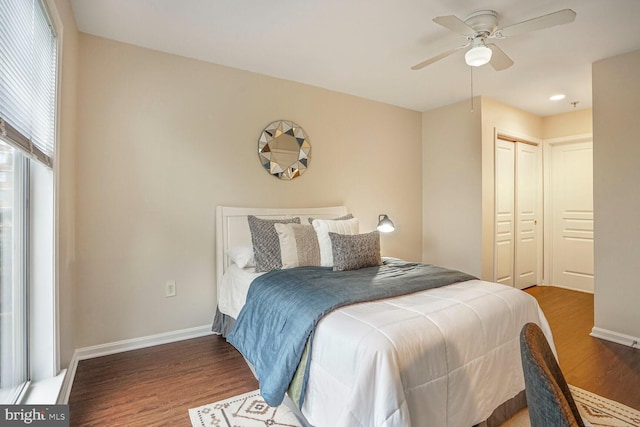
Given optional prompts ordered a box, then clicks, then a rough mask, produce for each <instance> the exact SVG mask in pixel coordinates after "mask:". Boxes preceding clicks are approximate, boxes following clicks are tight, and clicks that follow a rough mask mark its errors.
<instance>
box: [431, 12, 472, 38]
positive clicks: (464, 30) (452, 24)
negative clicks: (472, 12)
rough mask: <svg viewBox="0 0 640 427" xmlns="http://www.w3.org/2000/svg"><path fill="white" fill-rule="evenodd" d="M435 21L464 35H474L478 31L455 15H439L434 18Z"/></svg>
mask: <svg viewBox="0 0 640 427" xmlns="http://www.w3.org/2000/svg"><path fill="white" fill-rule="evenodd" d="M433 22H435V23H436V24H440V25H442V26H443V27H445V28H447V29H449V30H451V31H453V32H454V33H458V34H462V35H463V36H474V35H475V34H476V31H475V30H474V29H473V28H471V27H470V26H468V25H467V24H465V23H464V21H462V20H461V19H460V18H458V17H457V16H454V15H447V16H437V17H435V18H433Z"/></svg>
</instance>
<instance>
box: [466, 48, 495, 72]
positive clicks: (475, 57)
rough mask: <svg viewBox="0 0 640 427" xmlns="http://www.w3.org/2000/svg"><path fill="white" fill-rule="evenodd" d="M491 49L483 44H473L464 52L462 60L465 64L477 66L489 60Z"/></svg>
mask: <svg viewBox="0 0 640 427" xmlns="http://www.w3.org/2000/svg"><path fill="white" fill-rule="evenodd" d="M492 53H493V52H492V51H491V49H489V48H488V47H486V46H485V45H484V44H482V45H478V46H474V47H472V48H471V49H469V50H468V51H467V53H465V54H464V60H465V62H466V63H467V65H470V66H472V67H479V66H481V65H484V64H486V63H488V62H489V61H491V54H492Z"/></svg>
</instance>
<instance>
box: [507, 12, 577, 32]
mask: <svg viewBox="0 0 640 427" xmlns="http://www.w3.org/2000/svg"><path fill="white" fill-rule="evenodd" d="M575 18H576V13H575V12H574V11H573V10H571V9H563V10H559V11H557V12H553V13H550V14H548V15H542V16H538V17H537V18H533V19H529V20H528V21H522V22H519V23H517V24H513V25H509V26H508V27H505V28H502V29H499V30H497V31H496V33H495V34H494V36H495V37H497V38H504V37H513V36H516V35H518V34H522V33H527V32H529V31H537V30H542V29H543V28H549V27H553V26H556V25H562V24H568V23H569V22H573V20H574V19H575Z"/></svg>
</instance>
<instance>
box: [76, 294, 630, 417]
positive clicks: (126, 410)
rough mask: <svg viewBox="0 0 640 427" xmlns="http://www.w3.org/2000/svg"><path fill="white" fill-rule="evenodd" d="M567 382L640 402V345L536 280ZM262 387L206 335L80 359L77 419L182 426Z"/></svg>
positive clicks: (584, 297)
mask: <svg viewBox="0 0 640 427" xmlns="http://www.w3.org/2000/svg"><path fill="white" fill-rule="evenodd" d="M526 292H528V293H529V294H531V295H533V296H534V297H535V298H536V299H537V300H538V302H539V303H540V306H541V307H542V310H543V311H544V313H545V315H546V317H547V319H548V321H549V324H550V325H551V329H552V331H553V334H554V340H555V343H556V348H557V350H558V358H559V359H560V367H561V369H562V370H563V372H564V374H565V377H566V378H567V382H569V383H570V384H573V385H575V386H577V387H580V388H582V389H585V390H588V391H591V392H594V393H597V394H599V395H601V396H604V397H606V398H609V399H612V400H616V401H618V402H621V403H623V404H625V405H628V406H631V407H633V408H636V409H639V410H640V393H639V392H638V390H640V350H637V349H632V348H629V347H626V346H623V345H619V344H615V343H610V342H607V341H602V340H599V339H597V338H592V337H590V336H589V332H591V328H592V327H593V295H590V294H584V293H581V292H573V291H568V290H565V289H559V288H551V287H533V288H530V289H527V290H526ZM256 388H258V384H257V382H256V380H255V379H254V378H253V375H252V374H251V372H250V371H249V368H248V367H247V366H246V364H245V362H244V360H243V359H242V356H240V354H239V353H238V352H237V351H236V350H235V349H234V348H233V347H232V346H231V345H229V344H228V343H227V342H226V341H225V340H224V338H221V337H219V336H207V337H203V338H196V339H192V340H187V341H181V342H177V343H172V344H165V345H161V346H156V347H150V348H146V349H141V350H134V351H129V352H126V353H119V354H115V355H111V356H104V357H99V358H95V359H90V360H83V361H81V362H80V363H79V364H78V368H77V371H76V376H75V381H74V384H73V388H72V390H71V396H70V398H69V407H70V417H71V425H72V426H145V427H147V426H185V427H188V426H190V425H191V423H190V421H189V416H188V409H189V408H194V407H197V406H201V405H204V404H207V403H211V402H215V401H217V400H220V399H225V398H228V397H231V396H234V395H236V394H240V393H245V392H248V391H251V390H255V389H256Z"/></svg>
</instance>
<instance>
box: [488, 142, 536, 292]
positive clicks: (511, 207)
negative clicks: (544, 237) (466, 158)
mask: <svg viewBox="0 0 640 427" xmlns="http://www.w3.org/2000/svg"><path fill="white" fill-rule="evenodd" d="M541 176H542V174H541V160H540V148H539V146H537V145H532V144H527V143H523V142H514V141H507V140H503V139H497V140H496V154H495V201H496V206H495V217H496V223H495V252H494V277H495V281H496V282H498V283H503V284H505V285H509V286H515V287H517V288H520V289H523V288H526V287H528V286H532V285H535V284H537V283H538V281H539V276H540V262H539V260H540V259H541V256H540V255H541V240H540V232H539V230H540V229H541V226H540V225H539V224H538V222H539V219H540V210H541V206H542V198H541V194H542V192H541V188H542V183H541Z"/></svg>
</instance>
